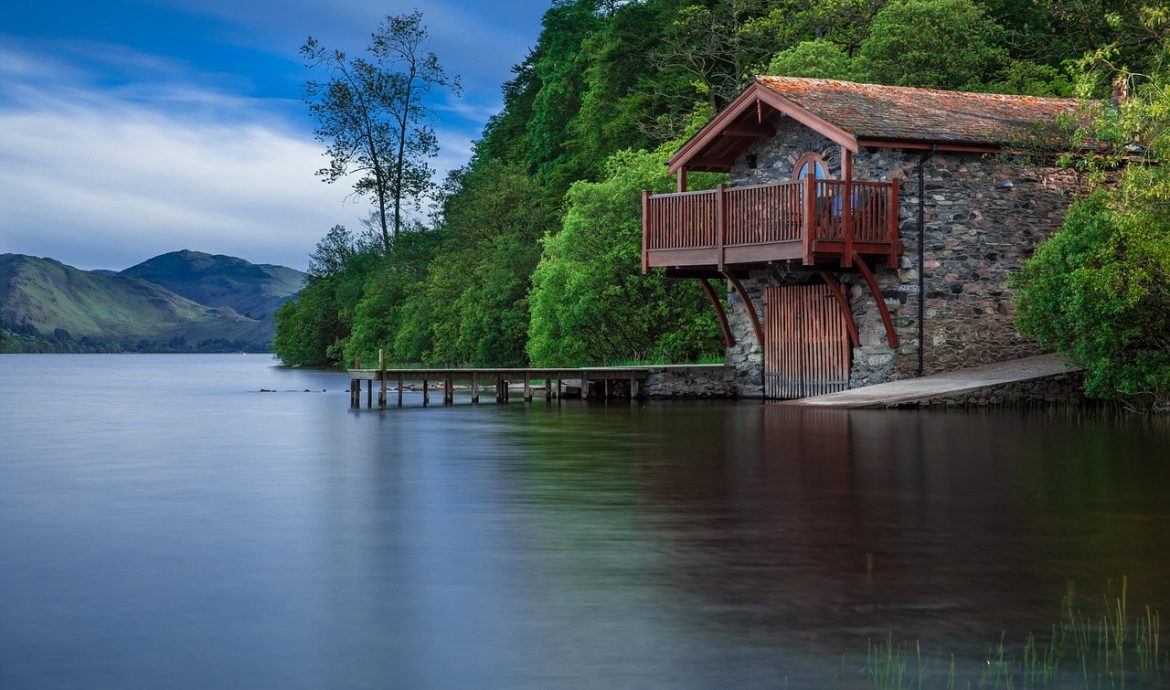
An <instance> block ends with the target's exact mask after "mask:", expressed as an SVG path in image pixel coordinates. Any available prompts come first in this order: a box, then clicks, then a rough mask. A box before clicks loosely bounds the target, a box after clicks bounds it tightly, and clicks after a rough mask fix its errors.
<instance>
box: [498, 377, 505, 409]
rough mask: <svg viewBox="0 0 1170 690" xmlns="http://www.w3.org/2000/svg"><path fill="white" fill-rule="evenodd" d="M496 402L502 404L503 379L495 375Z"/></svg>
mask: <svg viewBox="0 0 1170 690" xmlns="http://www.w3.org/2000/svg"><path fill="white" fill-rule="evenodd" d="M496 402H497V403H499V404H501V405H502V404H503V403H504V377H503V376H500V375H499V374H496Z"/></svg>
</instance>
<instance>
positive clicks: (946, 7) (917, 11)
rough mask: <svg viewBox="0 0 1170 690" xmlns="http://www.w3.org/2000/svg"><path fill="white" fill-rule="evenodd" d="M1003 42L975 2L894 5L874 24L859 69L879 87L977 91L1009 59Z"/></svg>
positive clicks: (900, 1)
mask: <svg viewBox="0 0 1170 690" xmlns="http://www.w3.org/2000/svg"><path fill="white" fill-rule="evenodd" d="M1001 36H1002V29H1001V28H1000V27H999V25H998V24H996V23H995V21H994V20H993V19H991V18H990V17H989V16H987V13H986V12H984V11H983V9H982V8H981V7H980V6H979V5H977V4H975V2H974V1H973V0H894V1H893V2H891V3H890V4H888V5H886V6H885V7H883V8H882V9H881V10H880V11H879V12H878V13H877V15H876V16H875V17H874V18H873V24H872V25H871V26H870V34H869V37H868V38H866V39H865V41H864V42H862V44H861V52H860V53H859V57H860V67H861V69H862V71H863V72H864V73H865V75H866V77H867V78H868V79H869V80H872V81H875V82H877V83H879V84H891V85H893V86H918V87H925V88H933V89H964V88H967V89H971V88H976V87H977V86H978V85H980V84H981V83H983V82H984V81H985V80H987V78H988V77H989V76H990V75H993V74H995V73H996V72H997V71H998V69H999V68H1000V66H1001V65H1002V64H1003V63H1004V62H1005V61H1006V59H1007V53H1006V51H1005V50H1004V49H1003V48H1002V47H1000V45H999V41H1000V38H1001Z"/></svg>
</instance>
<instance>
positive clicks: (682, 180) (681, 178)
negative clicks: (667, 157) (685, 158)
mask: <svg viewBox="0 0 1170 690" xmlns="http://www.w3.org/2000/svg"><path fill="white" fill-rule="evenodd" d="M678 191H680V192H685V191H687V169H686V168H685V167H683V168H679V169H678Z"/></svg>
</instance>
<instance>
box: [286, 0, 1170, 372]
mask: <svg viewBox="0 0 1170 690" xmlns="http://www.w3.org/2000/svg"><path fill="white" fill-rule="evenodd" d="M1166 26H1167V10H1166V8H1165V7H1164V5H1163V3H1161V2H1156V1H1155V0H1085V1H1078V2H1069V1H1067V0H986V1H983V2H977V1H975V0H889V1H885V0H711V1H708V2H689V1H686V0H645V1H643V2H614V1H612V0H611V1H610V2H603V1H600V0H567V1H560V2H555V3H554V4H553V5H552V7H551V8H550V9H549V10H548V12H547V13H546V14H545V16H544V19H543V30H542V32H541V34H540V36H539V38H538V39H537V41H536V44H535V47H534V48H533V49H532V51H531V52H530V54H529V55H528V57H527V58H526V59H525V60H524V61H523V62H522V63H521V64H519V65H517V66H516V67H515V68H514V72H515V76H514V78H513V79H512V80H511V81H509V82H508V83H507V84H505V85H504V86H503V96H504V109H503V111H502V112H501V113H499V114H498V115H496V116H495V117H493V118H492V119H491V121H490V122H489V123H488V125H487V127H486V128H485V130H484V132H483V136H482V138H481V139H480V140H479V141H478V142H477V144H476V145H475V151H474V155H473V157H472V159H471V161H470V162H469V163H468V164H467V165H466V166H465V167H464V168H461V169H459V170H457V171H455V172H454V173H452V174H451V176H450V177H449V178H448V179H447V181H446V183H445V185H444V186H443V189H442V194H441V198H440V200H439V203H438V209H439V211H438V213H437V214H436V215H435V217H434V218H432V219H431V221H430V222H429V223H426V224H422V223H419V224H417V227H415V228H414V229H413V230H412V231H410V232H405V233H403V235H402V236H401V237H400V238H399V239H398V240H397V241H396V243H395V244H394V246H393V248H392V249H391V250H390V251H385V250H384V248H383V246H382V244H381V243H379V242H377V241H373V240H371V239H369V238H364V237H362V236H361V234H360V233H353V232H351V231H348V230H346V229H344V228H334V229H333V230H332V231H330V233H329V234H328V235H327V236H326V237H325V238H324V239H323V240H322V242H321V243H320V244H319V245H318V247H317V250H316V252H315V254H314V256H313V268H312V270H311V271H310V273H311V278H310V281H309V285H308V287H307V288H306V289H305V290H304V291H303V292H302V293H301V296H300V298H299V299H298V300H297V301H295V302H290V303H288V304H286V305H285V306H284V307H283V308H282V309H281V310H280V312H278V315H277V318H278V332H277V337H276V341H275V344H274V348H275V350H276V353H277V354H278V356H279V357H280V358H281V359H282V360H283V361H285V362H286V363H290V364H332V365H337V364H341V363H345V362H352V361H353V359H355V358H361V359H362V360H364V361H366V362H371V361H376V357H377V352H378V350H379V349H383V350H385V352H386V354H387V359H388V360H389V361H397V362H425V363H428V364H444V365H493V366H514V365H523V364H525V363H529V362H531V363H532V364H534V365H542V366H570V365H580V364H585V363H590V364H600V363H614V362H621V361H629V360H643V359H655V358H658V359H667V360H673V361H685V360H693V359H695V358H699V357H703V356H705V355H706V356H710V355H714V356H720V355H721V352H722V349H721V343H720V340H719V332H718V328H717V326H716V323H715V320H714V317H713V315H712V314H711V312H710V310H709V307H708V306H707V305H706V304H705V301H704V298H703V296H702V294H701V292H700V288H699V286H698V284H697V282H696V281H678V282H670V281H667V280H665V279H664V278H663V277H662V276H661V275H651V276H647V277H643V276H641V275H640V273H639V247H640V241H641V240H640V237H641V235H640V207H639V195H640V191H641V190H642V189H650V190H653V191H656V192H662V191H670V190H671V189H672V188H673V180H672V179H671V178H670V177H668V175H667V171H666V167H665V161H666V159H667V157H668V156H669V155H670V154H671V153H672V152H673V151H674V150H675V149H676V148H677V146H678V145H679V143H680V142H681V141H683V140H684V139H685V137H686V136H688V135H689V134H690V133H692V132H694V131H695V130H696V129H697V128H698V126H700V125H701V124H702V123H703V122H705V121H706V120H707V119H708V118H709V117H710V116H711V115H712V114H713V113H715V112H716V111H717V110H718V109H719V108H721V107H722V106H723V105H725V104H726V103H727V102H728V101H729V100H730V99H731V98H732V97H733V96H734V95H735V94H737V93H738V92H739V90H740V89H741V88H742V87H743V86H744V85H745V84H746V83H747V82H748V80H749V79H750V78H751V76H752V75H754V74H781V75H791V76H816V77H833V78H846V79H853V80H858V81H871V82H877V83H888V84H897V85H905V86H925V87H939V88H953V89H966V90H979V91H996V92H1004V93H1024V94H1033V95H1059V96H1068V95H1085V96H1096V97H1107V96H1108V95H1109V93H1110V88H1111V85H1112V83H1113V81H1114V80H1115V78H1116V77H1117V76H1118V75H1119V74H1122V75H1135V76H1132V77H1131V78H1135V79H1136V78H1138V75H1144V74H1149V73H1151V72H1155V71H1157V70H1163V69H1165V65H1164V64H1163V60H1164V58H1165V53H1166V49H1167V44H1166V38H1167V30H1166ZM1078 86H1079V87H1080V88H1081V89H1082V90H1081V91H1080V92H1079V93H1075V94H1074V90H1075V89H1076V88H1077V87H1078ZM718 181H720V178H719V176H715V175H708V176H702V175H695V176H692V177H691V179H690V185H691V188H693V189H701V188H703V187H706V186H713V185H714V184H716V183H717V182H718Z"/></svg>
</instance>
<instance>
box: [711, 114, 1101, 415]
mask: <svg viewBox="0 0 1170 690" xmlns="http://www.w3.org/2000/svg"><path fill="white" fill-rule="evenodd" d="M810 151H811V152H816V153H820V154H821V156H822V157H823V158H824V159H825V160H826V162H827V163H828V164H829V167H830V174H831V175H832V176H833V177H837V178H839V177H840V174H841V154H840V147H839V146H837V145H836V144H835V143H833V142H831V141H829V140H828V139H826V138H824V137H822V136H821V135H820V134H817V133H816V132H814V131H812V130H810V129H808V128H806V127H804V126H803V125H800V124H799V123H796V122H794V121H792V120H790V119H786V120H785V121H784V123H783V124H782V125H781V127H780V128H779V130H778V132H777V134H776V136H774V137H772V138H771V139H767V140H763V141H761V142H759V143H757V144H756V145H755V146H753V147H752V148H750V149H748V150H747V151H746V152H745V153H744V155H742V156H740V158H739V159H738V160H737V161H736V163H735V165H734V167H733V168H732V172H731V179H732V184H733V185H747V184H761V183H765V182H779V181H783V180H788V179H791V178H792V174H793V166H794V164H795V163H796V161H797V159H799V158H800V156H802V155H803V154H805V153H808V152H810ZM927 154H929V151H920V150H902V149H892V148H863V149H862V150H861V151H860V152H859V153H858V155H856V156H855V157H854V179H857V180H881V181H888V180H891V179H895V178H897V179H900V180H901V183H900V188H899V197H900V203H901V208H900V214H899V234H900V237H901V239H902V242H903V245H904V254H903V257H902V259H901V262H900V267H899V268H898V269H897V270H890V269H887V268H885V266H884V265H881V266H877V267H875V274H876V277H877V281H878V284H879V287H880V288H881V292H882V296H883V298H884V299H885V302H886V305H887V307H888V308H889V310H890V314H891V317H892V318H893V321H894V325H895V330H896V332H897V334H898V340H899V347H898V348H897V349H896V350H891V349H890V348H889V347H888V346H887V343H886V333H885V327H884V326H883V324H882V321H881V317H880V315H879V312H878V309H877V305H876V303H875V302H874V297H873V295H872V294H871V293H870V291H869V288H868V287H867V286H866V285H865V283H864V281H863V280H862V278H861V276H860V274H858V273H857V272H856V271H855V270H852V269H845V270H842V271H841V272H840V273H839V274H838V279H839V280H840V281H841V283H842V285H843V286H844V287H845V289H846V290H847V294H848V298H849V303H850V305H851V308H852V311H853V316H854V318H855V319H856V321H857V326H858V330H859V333H860V336H861V346H860V347H858V348H854V351H853V365H852V371H851V376H850V378H851V381H850V385H851V387H857V386H864V385H869V384H874V383H882V382H885V381H891V380H895V379H901V378H907V377H912V376H915V375H916V374H917V365H918V347H919V343H918V334H917V328H918V322H917V320H918V306H919V305H918V300H919V299H920V297H921V299H923V300H924V304H923V306H924V313H925V319H924V332H925V343H923V359H924V373H925V374H931V373H936V372H940V371H948V370H952V369H957V368H963V367H968V366H975V365H979V364H986V363H990V362H996V361H1002V360H1007V359H1013V358H1018V357H1024V356H1028V355H1032V354H1038V353H1039V350H1038V348H1037V346H1036V345H1035V344H1034V343H1032V342H1030V341H1029V340H1027V339H1025V338H1023V337H1022V336H1021V335H1020V334H1019V333H1018V332H1017V331H1016V329H1015V326H1014V318H1015V312H1014V310H1013V308H1012V303H1011V290H1010V288H1009V287H1008V279H1009V277H1010V276H1011V275H1012V274H1014V273H1015V272H1017V271H1018V270H1019V269H1020V267H1021V266H1022V264H1023V262H1024V261H1025V260H1026V259H1027V258H1029V257H1030V256H1031V255H1032V252H1033V250H1034V249H1035V247H1036V245H1037V244H1038V243H1039V242H1040V241H1041V240H1042V239H1044V238H1046V237H1047V236H1048V235H1050V234H1051V233H1052V232H1054V231H1055V230H1056V229H1057V228H1059V227H1060V224H1061V222H1062V221H1063V218H1064V213H1065V210H1066V209H1067V207H1068V204H1069V203H1070V201H1071V200H1072V197H1073V194H1074V192H1075V191H1077V190H1078V189H1079V185H1080V181H1079V179H1078V178H1077V177H1076V175H1075V174H1074V173H1072V172H1070V171H1067V170H1064V169H1059V168H1056V167H1052V166H1051V165H1050V164H1048V163H1043V164H1034V163H1030V162H1028V161H1027V160H1025V159H1023V158H1022V157H1014V156H1003V155H1000V156H988V155H982V154H971V153H956V152H936V153H934V155H930V156H927ZM749 156H754V157H755V166H754V167H749V166H748V159H749ZM923 158H926V161H925V163H924V164H923V177H924V182H925V184H924V188H925V197H924V207H925V222H924V228H925V233H924V236H925V252H924V256H923V257H922V261H920V260H919V257H918V249H917V246H918V203H919V200H918V170H917V166H918V165H919V162H920V161H921V160H922V159H923ZM919 270H923V271H924V274H923V280H924V287H925V291H924V294H923V295H921V296H919V295H916V294H913V292H912V291H908V290H905V289H900V288H901V286H916V285H917V281H918V271H919ZM817 279H818V278H816V277H815V273H812V272H809V271H807V270H802V268H801V267H800V266H796V267H784V266H779V265H777V266H772V267H769V268H766V269H761V270H755V271H752V272H751V274H750V275H749V276H748V278H747V279H746V280H743V281H742V282H743V285H744V289H745V290H746V291H747V292H748V294H749V295H751V297H752V300H753V302H754V303H755V307H756V311H757V313H758V314H759V315H760V318H761V319H763V318H764V313H765V309H766V305H765V304H763V294H764V288H765V287H768V286H774V285H784V284H789V283H799V282H805V281H808V280H817ZM912 289H913V288H910V290H912ZM728 293H729V297H728V303H729V304H728V319H729V322H730V324H731V327H732V331H733V333H734V335H735V338H736V345H734V346H733V347H731V348H729V349H728V352H727V357H728V363H729V364H730V365H731V366H732V367H733V368H734V370H735V375H734V377H735V384H736V387H737V389H738V393H739V395H741V396H745V397H759V396H761V395H762V393H763V387H762V384H763V353H762V351H761V350H760V348H759V345H758V343H756V339H755V335H754V332H753V331H752V328H751V324H750V320H749V317H748V315H747V312H746V309H745V308H744V305H743V303H742V301H741V300H740V299H739V297H738V295H736V294H735V293H734V291H732V290H730V289H729V290H728Z"/></svg>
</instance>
